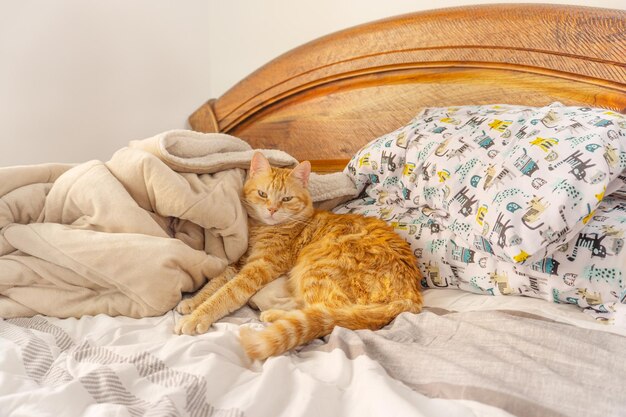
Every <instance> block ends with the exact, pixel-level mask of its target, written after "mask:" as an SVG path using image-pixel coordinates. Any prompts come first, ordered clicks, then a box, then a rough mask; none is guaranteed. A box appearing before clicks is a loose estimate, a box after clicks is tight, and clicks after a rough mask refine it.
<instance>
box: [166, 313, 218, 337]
mask: <svg viewBox="0 0 626 417" xmlns="http://www.w3.org/2000/svg"><path fill="white" fill-rule="evenodd" d="M211 324H213V323H212V322H211V320H209V319H208V318H207V317H197V316H194V315H193V314H191V315H189V316H184V317H181V318H180V320H178V323H176V327H174V333H176V334H186V335H189V336H193V335H197V334H203V333H206V332H207V331H208V330H209V328H210V327H211Z"/></svg>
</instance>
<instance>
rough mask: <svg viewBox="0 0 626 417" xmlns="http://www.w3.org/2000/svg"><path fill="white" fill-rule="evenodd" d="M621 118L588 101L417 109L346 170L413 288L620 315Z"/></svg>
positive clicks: (625, 149)
mask: <svg viewBox="0 0 626 417" xmlns="http://www.w3.org/2000/svg"><path fill="white" fill-rule="evenodd" d="M625 169H626V117H624V116H622V115H619V114H617V113H614V112H611V111H607V110H603V109H590V108H576V107H565V106H562V105H560V104H558V103H555V104H552V105H550V106H547V107H544V108H528V107H517V106H507V105H495V106H466V107H455V108H431V109H425V110H424V111H423V112H422V113H420V114H419V115H418V116H417V117H416V118H415V119H413V120H412V121H411V122H410V123H408V124H407V125H406V126H403V127H401V128H400V129H398V130H396V131H394V132H391V133H389V134H387V135H384V136H382V137H380V138H378V139H376V140H374V141H373V142H371V143H370V144H368V145H367V146H365V147H364V148H363V149H361V150H360V151H359V152H358V153H357V154H356V155H355V156H354V157H353V158H352V160H351V162H350V163H349V165H348V167H347V168H346V171H345V172H346V174H348V175H350V176H351V177H352V178H353V179H354V181H355V183H356V185H357V188H358V189H359V190H360V191H361V192H362V195H361V198H359V199H357V200H354V201H351V202H349V203H347V204H345V205H343V206H341V207H339V208H338V209H337V210H336V211H337V212H357V213H361V214H365V215H370V216H377V217H380V218H382V219H384V220H386V221H387V222H389V223H391V224H392V225H393V226H394V227H395V229H396V231H397V232H398V233H400V234H401V235H403V236H404V237H405V238H406V239H407V240H408V241H409V242H410V243H411V245H412V247H413V249H414V251H415V253H416V255H417V256H418V258H420V266H421V268H422V272H423V274H424V279H423V281H422V284H423V285H424V286H425V287H431V288H441V287H456V288H461V289H464V290H466V291H471V292H476V293H481V294H490V295H497V294H505V295H506V294H523V295H530V296H534V297H539V298H544V299H547V300H552V301H555V302H566V303H574V304H577V305H579V306H580V307H582V308H584V309H585V310H586V311H587V312H589V313H590V314H592V315H593V316H594V317H597V318H598V319H599V320H605V321H610V322H615V321H616V320H617V321H620V322H624V323H626V321H625V318H626V311H625V309H624V307H625V305H624V304H623V303H624V302H626V283H625V282H624V280H625V279H626V251H624V250H623V247H624V236H625V233H626V175H625Z"/></svg>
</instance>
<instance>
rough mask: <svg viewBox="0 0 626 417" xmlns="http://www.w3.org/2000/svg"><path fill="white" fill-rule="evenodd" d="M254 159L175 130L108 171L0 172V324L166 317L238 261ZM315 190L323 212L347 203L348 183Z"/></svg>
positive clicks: (224, 143)
mask: <svg viewBox="0 0 626 417" xmlns="http://www.w3.org/2000/svg"><path fill="white" fill-rule="evenodd" d="M262 152H263V153H264V154H265V155H266V156H267V157H268V159H269V160H270V161H271V162H272V164H274V165H276V166H281V167H290V166H294V165H295V164H296V163H297V161H296V160H295V159H294V158H293V157H291V156H290V155H288V154H286V153H284V152H282V151H278V150H263V151H262ZM253 153H254V150H252V149H251V148H250V146H249V145H248V144H247V143H245V142H244V141H242V140H240V139H238V138H235V137H233V136H229V135H225V134H201V133H197V132H191V131H185V130H174V131H169V132H165V133H162V134H160V135H157V136H154V137H152V138H148V139H145V140H141V141H132V142H131V143H130V144H129V146H128V147H126V148H123V149H120V150H119V151H117V152H116V153H115V154H114V155H113V156H112V157H111V159H110V160H109V161H107V162H101V161H89V162H85V163H82V164H78V165H67V164H47V165H36V166H23V167H9V168H1V169H0V317H4V318H8V317H18V316H32V315H34V314H37V313H40V314H46V315H49V316H56V317H80V316H82V315H95V314H99V313H104V314H109V315H125V316H130V317H145V316H154V315H160V314H163V313H165V312H166V311H168V310H170V309H172V308H173V307H174V306H175V305H176V304H177V303H178V301H179V300H180V298H181V292H191V291H194V290H196V289H198V288H199V287H200V286H201V285H202V284H203V283H204V281H205V279H206V277H208V278H211V277H213V276H216V275H217V274H219V273H220V272H221V271H222V270H223V269H224V268H225V267H226V265H228V264H229V263H232V262H235V261H236V260H237V259H238V258H239V257H240V256H241V255H242V254H243V253H244V252H245V251H246V249H247V245H248V239H247V238H248V236H247V234H248V229H247V214H246V211H245V209H244V207H243V205H242V203H241V200H240V195H241V190H242V187H243V182H244V180H245V169H246V168H247V167H248V166H249V163H250V159H251V157H252V154H253ZM342 175H343V174H342ZM315 190H316V191H314V192H313V194H314V199H315V201H317V202H319V203H320V204H323V203H324V201H325V200H335V199H337V198H339V199H340V200H341V199H347V198H350V197H352V196H354V193H355V188H354V185H353V184H352V182H351V180H350V179H349V178H347V177H346V176H341V177H337V176H328V177H326V176H317V177H316V180H315Z"/></svg>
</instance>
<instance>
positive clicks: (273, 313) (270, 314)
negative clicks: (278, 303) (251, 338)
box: [259, 308, 286, 323]
mask: <svg viewBox="0 0 626 417" xmlns="http://www.w3.org/2000/svg"><path fill="white" fill-rule="evenodd" d="M285 313H286V311H285V310H279V309H276V308H270V309H269V310H265V311H262V312H261V315H260V316H259V318H260V319H261V321H264V322H266V323H271V322H274V321H276V320H279V319H280V318H281V317H283V316H284V315H285Z"/></svg>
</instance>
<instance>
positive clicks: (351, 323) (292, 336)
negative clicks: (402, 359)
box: [239, 300, 422, 359]
mask: <svg viewBox="0 0 626 417" xmlns="http://www.w3.org/2000/svg"><path fill="white" fill-rule="evenodd" d="M421 309H422V304H421V300H420V302H416V301H414V300H398V301H393V302H391V303H388V304H369V305H355V306H350V307H343V308H336V309H332V308H328V307H325V306H322V305H312V306H308V307H306V308H303V309H301V310H291V311H286V312H285V313H284V314H282V315H280V316H279V317H278V318H277V319H276V320H275V321H273V322H272V324H271V325H269V326H268V327H266V328H265V329H263V330H260V331H257V330H254V329H252V328H250V327H242V328H241V329H240V331H239V338H240V341H241V344H242V346H243V348H244V350H245V351H246V354H247V355H248V356H249V357H250V358H252V359H265V358H268V357H270V356H275V355H280V354H281V353H283V352H286V351H288V350H290V349H293V348H295V347H297V346H300V345H302V344H305V343H308V342H310V341H311V340H314V339H317V338H318V337H323V336H326V335H327V334H330V332H332V330H333V328H334V327H335V326H341V327H345V328H348V329H352V330H357V329H371V330H377V329H380V328H381V327H383V326H385V325H386V324H388V323H389V322H390V321H391V320H393V319H394V318H395V317H396V316H397V315H398V314H400V313H403V312H405V311H408V312H413V313H418V312H419V311H420V310H421Z"/></svg>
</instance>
